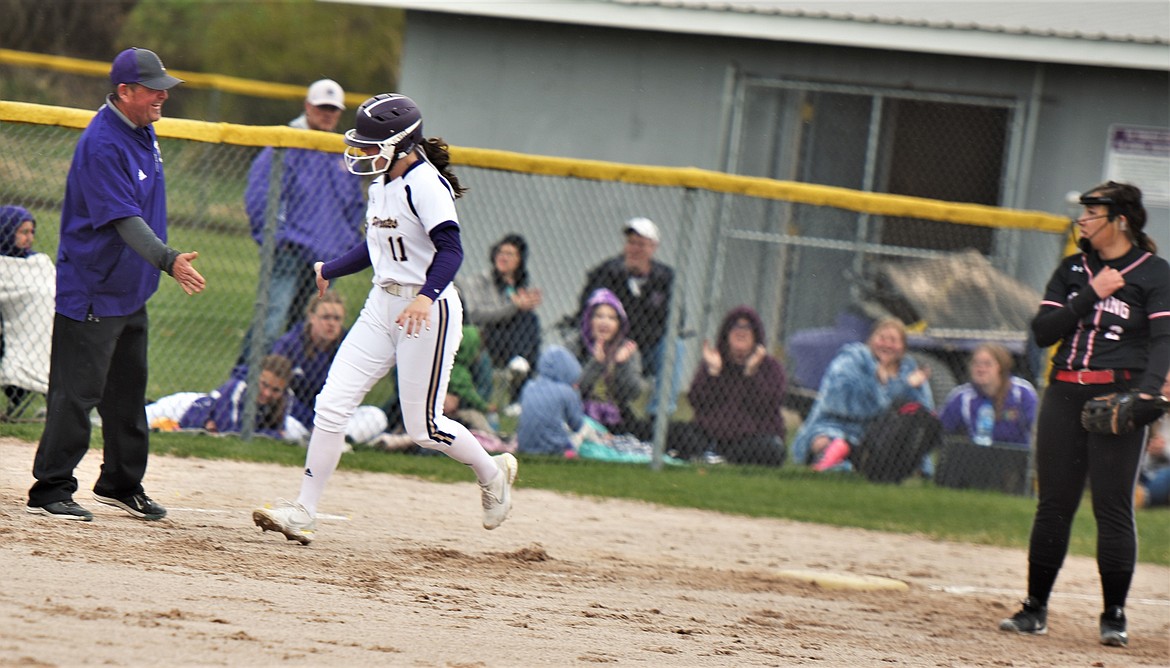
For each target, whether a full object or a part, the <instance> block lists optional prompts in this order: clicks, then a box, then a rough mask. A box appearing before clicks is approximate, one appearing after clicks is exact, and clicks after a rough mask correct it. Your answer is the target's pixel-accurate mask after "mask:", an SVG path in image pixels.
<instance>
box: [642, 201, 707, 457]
mask: <svg viewBox="0 0 1170 668" xmlns="http://www.w3.org/2000/svg"><path fill="white" fill-rule="evenodd" d="M695 200H696V197H695V189H694V188H687V189H686V192H685V193H684V195H683V206H682V220H681V221H679V226H678V253H677V254H676V255H675V257H676V259H675V271H674V285H673V286H671V289H670V309H669V310H668V311H667V314H666V333H665V334H664V335H663V337H662V340H663V346H664V347H663V350H662V362H661V364H659V365H658V378H656V379H655V390H654V391H655V396H656V398H655V401H654V405H655V406H657V407H658V410H657V412H655V414H654V449H653V454H652V456H651V458H650V468H652V469H653V470H655V471H660V470H662V459H663V457H662V456H663V454H664V453H665V452H666V435H667V431H668V430H669V427H670V418H671V415H670V413H668V412H667V411H666V407H667V406H670V405H672V404H673V403H674V402H672V401H670V400H668V399H667V396H668V393H672V392H676V391H677V392H679V393H681V392H682V388H681V387H678V388H676V387H674V365H675V363H676V362H678V360H677V359H676V358H677V357H678V345H677V340H678V339H679V336H680V335H679V323H680V322H681V321H682V312H683V307H684V304H685V303H686V294H687V290H686V276H687V274H688V273H689V272H688V271H686V268H687V267H690V266H692V265H691V261H690V250H691V236H693V235H694V234H695V232H694V231H693V230H692V229H691V228H692V227H693V226H694V222H695V220H696V218H697V217H698V214H697V212H696V208H697V207H698V203H697V202H696V201H695ZM685 382H686V379H685V378H684V379H682V381H681V383H680V385H681V384H682V383H685ZM675 399H676V400H677V396H676V397H675Z"/></svg>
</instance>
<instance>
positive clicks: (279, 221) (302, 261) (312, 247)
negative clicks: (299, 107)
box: [237, 79, 365, 364]
mask: <svg viewBox="0 0 1170 668" xmlns="http://www.w3.org/2000/svg"><path fill="white" fill-rule="evenodd" d="M304 106H305V110H304V113H302V114H301V115H300V116H298V117H296V118H294V119H293V120H292V121H291V122H289V126H290V127H294V128H300V129H304V130H317V131H320V132H333V131H334V130H335V129H336V128H337V123H338V121H339V120H341V112H342V110H344V109H345V91H344V90H342V88H341V85H340V84H338V83H337V82H336V81H334V80H332V79H321V80H319V81H314V82H313V83H312V84H310V85H309V88H308V91H307V92H306V94H305V102H304ZM276 152H277V150H276V149H274V148H273V147H271V146H270V147H267V148H265V149H263V150H262V151H260V154H259V155H257V156H256V159H255V160H254V161H253V162H252V167H251V169H250V170H249V171H248V187H247V190H246V191H245V193H244V204H245V208H246V209H247V212H248V219H249V221H250V222H251V225H252V238H253V239H255V240H256V243H257V244H259V245H260V246H261V247H263V243H264V235H265V233H266V232H265V228H266V223H267V219H268V215H269V211H268V184H269V179H270V174H271V172H272V169H273V160H274V156H275V155H276ZM282 153H283V157H282V161H281V167H280V182H281V191H280V199H279V202H280V203H279V207H278V209H277V211H276V212H275V215H276V229H275V239H274V242H275V252H274V255H273V258H272V260H273V262H272V275H271V278H270V280H269V284H268V294H267V295H262V297H263V298H264V299H263V301H264V302H265V303H266V304H267V314H266V317H265V319H264V328H263V331H262V332H260V333H257V332H254V331H251V330H250V331H249V332H248V334H247V336H246V337H245V338H244V344H243V346H242V348H241V351H240V358H239V360H238V361H237V364H247V363H248V357H249V352H250V349H251V346H252V343H256V344H258V345H259V346H260V352H261V353H262V354H263V353H268V352H269V348H270V347H271V345H272V343H273V342H274V341H275V340H276V339H277V338H278V337H279V336H280V335H282V334H284V332H285V331H287V330H288V329H289V327H290V326H291V325H293V324H295V321H296V320H297V319H298V318H299V317H300V315H301V314H303V313H304V312H305V307H306V306H308V303H309V299H310V298H312V296H313V294H314V293H315V292H316V291H317V279H316V275H315V274H314V272H313V263H314V262H317V261H318V260H325V259H329V258H332V257H336V256H338V255H340V254H342V253H343V252H344V251H346V250H348V249H349V248H351V247H353V246H354V245H356V244H357V243H359V242H360V241H361V240H362V224H363V222H364V220H363V216H364V215H365V189H364V187H363V185H362V180H361V177H358V176H355V175H353V174H350V173H349V171H348V170H347V169H346V168H345V162H344V160H343V158H342V156H341V154H340V153H328V152H324V151H316V150H310V149H299V148H290V149H282Z"/></svg>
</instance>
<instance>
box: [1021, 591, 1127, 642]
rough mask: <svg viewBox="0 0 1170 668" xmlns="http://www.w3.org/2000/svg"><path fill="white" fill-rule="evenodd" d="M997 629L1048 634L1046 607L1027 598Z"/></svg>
mask: <svg viewBox="0 0 1170 668" xmlns="http://www.w3.org/2000/svg"><path fill="white" fill-rule="evenodd" d="M1123 623H1124V622H1123ZM999 629H1000V630H1001V631H1015V632H1016V633H1027V634H1030V635H1034V636H1042V635H1044V634H1045V633H1048V606H1046V605H1042V604H1041V603H1040V601H1037V600H1036V599H1034V598H1032V597H1031V596H1029V597H1028V598H1026V599H1024V607H1023V608H1021V609H1020V611H1019V612H1017V613H1016V614H1014V615H1012V616H1011V617H1009V618H1008V619H1005V620H1003V621H1001V622H1000V623H999Z"/></svg>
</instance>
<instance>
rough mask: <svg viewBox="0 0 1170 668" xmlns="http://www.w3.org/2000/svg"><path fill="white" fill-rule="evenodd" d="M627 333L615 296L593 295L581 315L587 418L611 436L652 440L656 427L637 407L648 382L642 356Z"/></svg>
mask: <svg viewBox="0 0 1170 668" xmlns="http://www.w3.org/2000/svg"><path fill="white" fill-rule="evenodd" d="M629 332H630V319H629V318H628V317H627V316H626V310H625V308H623V307H622V302H621V300H619V299H618V298H617V295H615V294H614V293H613V292H611V291H609V290H607V289H605V288H598V289H597V290H594V291H593V294H591V295H590V296H589V299H588V300H586V302H585V309H584V310H583V311H582V313H581V349H582V350H583V351H584V352H583V359H582V360H581V380H580V389H581V398H582V400H583V401H584V407H585V414H586V415H588V416H589V417H591V418H593V419H594V420H597V421H598V422H600V423H601V424H603V425H605V427H606V428H607V429H609V431H610V432H611V433H613V434H633V435H634V436H635V437H637V438H638V439H639V440H643V441H648V440H650V438H651V436H652V431H651V427H652V423H651V421H650V420H648V419H646V418H643V417H641V416H639V415H638V414H637V413H636V412H635V411H634V408H633V402H634V401H635V400H637V399H638V398H639V397H640V396H641V395H642V393H643V392H645V391H646V388H647V385H648V382H647V381H646V380H645V379H644V378H642V353H641V351H639V350H638V344H637V343H634V340H633V339H631V338H629Z"/></svg>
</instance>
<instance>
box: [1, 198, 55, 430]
mask: <svg viewBox="0 0 1170 668" xmlns="http://www.w3.org/2000/svg"><path fill="white" fill-rule="evenodd" d="M36 230H37V221H36V218H34V217H33V215H32V213H30V212H29V210H28V209H25V208H24V207H20V206H0V386H3V388H4V397H5V398H6V399H7V402H6V403H7V406H5V404H4V403H0V416H3V415H5V414H6V413H8V412H9V411H11V412H13V413H16V412H19V411H20V410H22V408H21V407H22V406H23V405H27V404H26V399H27V398H28V397H29V395H30V394H31V393H33V392H40V393H44V392H45V391H47V390H48V389H49V342H50V340H51V339H52V337H53V310H54V308H55V307H56V304H55V297H56V294H57V282H56V275H57V268H56V267H54V266H53V261H52V260H51V259H50V258H49V256H48V255H45V254H44V253H38V252H36V251H34V250H33V249H32V246H33V242H34V241H35V239H36Z"/></svg>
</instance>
